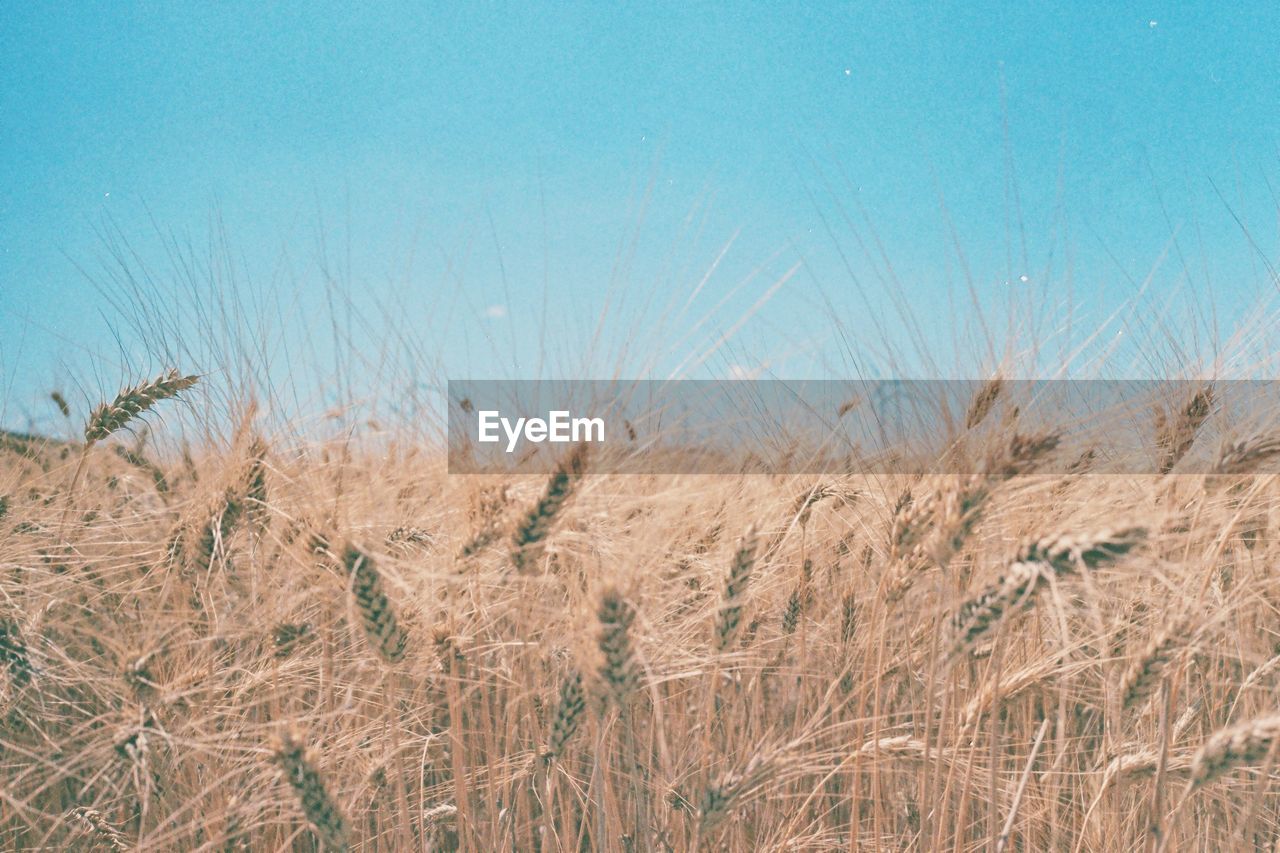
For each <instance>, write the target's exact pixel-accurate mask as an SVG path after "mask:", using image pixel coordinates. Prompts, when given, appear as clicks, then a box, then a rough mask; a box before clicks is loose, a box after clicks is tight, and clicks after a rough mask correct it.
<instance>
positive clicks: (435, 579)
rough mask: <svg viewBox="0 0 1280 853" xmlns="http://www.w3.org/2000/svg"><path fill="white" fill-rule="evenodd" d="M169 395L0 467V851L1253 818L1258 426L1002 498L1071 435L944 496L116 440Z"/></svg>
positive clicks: (766, 844) (604, 842)
mask: <svg viewBox="0 0 1280 853" xmlns="http://www.w3.org/2000/svg"><path fill="white" fill-rule="evenodd" d="M188 379H189V378H182V377H181V376H180V375H179V374H177V373H172V374H165V375H164V376H162V377H161V380H158V383H159V384H157V383H148V384H146V385H144V386H138V387H137V388H133V389H130V390H129V391H126V392H124V393H122V395H121V398H119V399H117V400H116V402H115V403H113V404H110V405H107V406H105V407H102V408H100V409H99V410H97V411H96V412H94V413H93V415H92V417H91V418H90V423H89V428H88V429H87V430H86V432H85V435H86V436H87V438H88V442H86V443H83V444H66V443H58V442H41V441H39V440H36V439H30V438H23V439H22V440H21V441H19V440H18V439H14V440H12V441H6V442H4V443H3V445H0V446H2V447H3V450H0V713H3V715H4V725H3V726H0V762H2V763H0V847H2V848H4V849H13V850H24V849H40V848H48V847H58V846H68V845H72V846H74V845H79V846H80V847H81V848H82V849H95V845H96V849H134V848H137V849H143V850H175V849H182V850H241V849H244V850H248V849H254V850H257V849H264V850H273V849H297V850H318V849H322V848H328V849H343V848H344V847H345V846H346V845H350V846H351V847H352V848H359V849H382V850H407V849H436V848H440V849H453V848H458V847H461V848H465V849H473V850H521V851H526V850H538V849H547V850H559V849H574V850H577V849H610V850H647V849H672V850H686V849H692V848H694V847H701V848H703V849H730V850H757V849H867V850H874V849H881V850H900V849H939V850H942V849H946V850H976V849H983V848H986V847H988V846H996V845H999V846H1001V847H1003V848H1004V849H1018V850H1070V849H1081V850H1097V851H1102V850H1138V849H1146V848H1155V847H1157V846H1160V845H1163V846H1164V847H1165V848H1166V849H1171V850H1173V849H1186V850H1191V849H1224V848H1232V847H1237V848H1239V847H1243V848H1253V847H1255V845H1256V846H1257V847H1259V848H1266V849H1270V848H1271V846H1272V845H1273V844H1274V843H1275V840H1276V838H1277V835H1280V785H1278V784H1277V782H1280V768H1278V767H1277V766H1276V761H1275V757H1276V756H1275V753H1276V751H1277V744H1278V743H1280V736H1278V735H1277V723H1276V719H1277V718H1276V716H1275V715H1276V711H1277V707H1276V705H1277V700H1276V698H1275V696H1276V690H1277V688H1278V687H1280V684H1278V683H1277V678H1280V668H1277V667H1276V665H1275V663H1276V660H1277V647H1278V646H1280V615H1278V614H1280V576H1277V574H1276V572H1275V566H1276V565H1277V561H1278V560H1280V547H1277V544H1276V542H1275V537H1272V536H1271V535H1270V534H1271V532H1272V531H1273V530H1274V519H1273V515H1274V509H1275V504H1276V500H1277V497H1280V494H1278V493H1277V490H1276V487H1275V481H1274V479H1273V478H1272V477H1269V476H1265V475H1259V474H1258V473H1257V472H1256V468H1255V467H1254V466H1255V464H1256V463H1259V462H1261V461H1264V460H1266V459H1268V458H1271V457H1273V456H1275V453H1276V450H1275V448H1276V446H1277V443H1276V441H1275V439H1274V437H1269V436H1267V435H1265V434H1260V435H1259V436H1255V437H1252V438H1249V439H1244V440H1240V441H1237V442H1234V443H1228V444H1226V445H1224V446H1223V449H1222V451H1221V457H1222V459H1221V462H1220V464H1219V466H1218V468H1217V469H1216V471H1217V473H1216V474H1215V475H1211V476H1210V477H1201V476H1190V475H1179V474H1178V465H1179V463H1180V462H1181V460H1182V459H1183V458H1184V457H1185V455H1186V454H1187V453H1188V449H1189V448H1190V447H1191V446H1192V444H1194V442H1195V441H1196V440H1197V433H1198V431H1199V430H1200V427H1201V425H1202V424H1203V423H1204V422H1205V419H1206V416H1207V415H1206V412H1207V409H1208V408H1209V407H1210V406H1211V404H1212V401H1213V399H1214V398H1213V393H1212V391H1211V390H1210V389H1209V388H1208V386H1206V387H1205V389H1204V390H1203V391H1201V392H1199V393H1197V394H1196V395H1194V396H1193V397H1192V398H1191V399H1190V400H1188V401H1185V402H1184V403H1183V404H1181V406H1180V407H1176V406H1175V407H1172V408H1171V410H1170V412H1169V413H1166V414H1165V415H1163V416H1162V417H1161V418H1160V419H1159V420H1158V421H1153V423H1152V425H1151V446H1152V449H1153V451H1154V453H1153V458H1155V459H1156V460H1157V465H1158V467H1159V469H1160V470H1164V471H1171V472H1173V473H1172V474H1171V475H1169V476H1154V475H1153V476H1150V477H1119V476H1095V475H1090V474H1088V473H1087V472H1083V473H1081V472H1078V471H1074V470H1073V471H1072V473H1071V474H1070V475H1068V476H1061V477H1058V476H1029V474H1033V473H1034V471H1035V469H1036V468H1037V466H1038V464H1039V461H1040V459H1041V458H1042V457H1044V456H1045V455H1047V454H1050V453H1052V452H1054V449H1055V445H1056V438H1055V437H1054V436H1052V435H1018V434H1015V433H1014V432H1012V430H1011V429H1009V428H1006V427H998V428H995V429H992V431H991V433H990V434H991V435H992V436H994V438H991V439H984V442H985V443H984V444H983V445H982V446H978V447H973V448H967V449H966V452H968V453H969V454H970V457H971V458H974V459H979V460H984V462H983V466H982V468H981V471H982V473H981V474H979V475H975V476H970V477H932V478H925V479H922V478H908V477H879V478H873V477H766V476H749V477H703V478H699V477H683V476H675V475H671V476H627V477H616V476H605V475H597V474H593V473H592V472H591V469H590V461H589V460H588V459H587V458H586V457H585V456H584V455H582V454H574V455H572V456H570V457H568V458H567V459H566V461H565V463H564V464H563V466H562V467H561V468H560V469H559V470H558V471H557V473H556V474H555V475H554V476H553V477H552V478H551V479H550V481H548V480H546V479H545V478H544V479H541V480H540V479H538V478H523V477H522V478H511V479H505V480H504V479H500V478H495V477H481V476H469V477H449V476H447V475H446V474H445V472H444V459H443V456H440V457H436V456H432V455H431V454H429V453H424V452H421V451H419V450H411V451H410V450H404V449H399V448H397V447H396V446H392V447H390V448H388V447H386V446H381V447H373V446H370V447H361V446H360V444H359V443H358V442H356V443H347V442H346V441H345V440H344V441H343V442H341V443H338V442H334V443H331V444H326V443H309V444H304V443H301V442H297V441H291V440H289V439H287V438H283V437H281V438H277V439H275V440H272V441H268V440H266V439H264V438H259V437H257V436H256V435H255V434H254V433H253V431H252V430H251V429H249V428H248V426H247V425H241V426H240V427H239V428H238V429H236V430H234V431H233V432H234V434H233V435H231V436H228V437H227V438H226V439H225V440H215V439H210V440H208V441H206V442H204V443H203V445H202V446H200V447H197V448H194V449H193V450H192V451H191V453H190V454H189V456H188V458H187V459H185V460H184V459H182V458H178V457H177V455H176V454H175V458H173V459H167V458H165V457H164V455H163V454H157V455H155V456H154V457H151V456H148V454H147V453H146V451H145V449H144V448H142V447H140V446H135V447H132V448H131V449H128V450H125V449H124V448H125V444H124V443H123V438H122V437H121V435H119V433H120V431H121V430H122V428H123V427H124V426H126V425H127V424H128V423H129V422H130V421H131V420H132V419H133V418H134V417H135V416H136V415H138V414H140V413H142V412H143V411H145V410H146V409H147V408H149V407H150V406H151V405H152V404H154V403H159V402H160V401H161V400H162V399H163V398H164V397H166V396H172V394H173V393H176V392H177V391H179V390H184V389H185V388H187V387H189V385H190V382H189V381H188ZM180 386H181V387H180ZM140 389H142V390H140ZM147 389H149V390H147ZM171 392H172V393H171ZM196 399H197V400H198V399H201V398H196ZM122 400H123V402H122ZM1005 403H1006V400H1005V396H1004V394H1003V393H1002V386H1001V385H1000V383H999V382H993V383H991V384H990V385H988V386H987V387H986V388H985V389H984V391H983V392H982V395H981V397H980V398H979V399H976V400H975V401H974V403H973V405H972V407H971V409H970V410H969V412H968V414H967V417H966V421H967V423H968V426H969V427H970V428H972V427H977V426H980V425H981V426H983V427H984V428H986V427H990V426H992V423H993V421H994V420H995V418H996V411H997V409H998V406H997V404H999V405H1004V404H1005ZM164 405H173V404H172V403H167V404H164ZM157 428H158V429H164V428H165V427H157ZM117 446H119V447H120V448H121V449H120V450H118V451H116V450H113V448H115V447H117ZM1214 477H1217V478H1218V479H1219V480H1220V479H1222V478H1223V477H1227V478H1229V479H1230V484H1229V488H1225V489H1224V488H1220V487H1218V486H1217V485H1215V483H1217V480H1215V479H1214ZM73 481H76V482H75V484H74V489H73ZM73 490H74V494H72V491H73ZM1246 521H1247V522H1248V523H1247V524H1245V523H1244V522H1246ZM1246 530H1247V531H1250V535H1249V536H1246V535H1245V531H1246ZM744 531H745V533H744Z"/></svg>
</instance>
